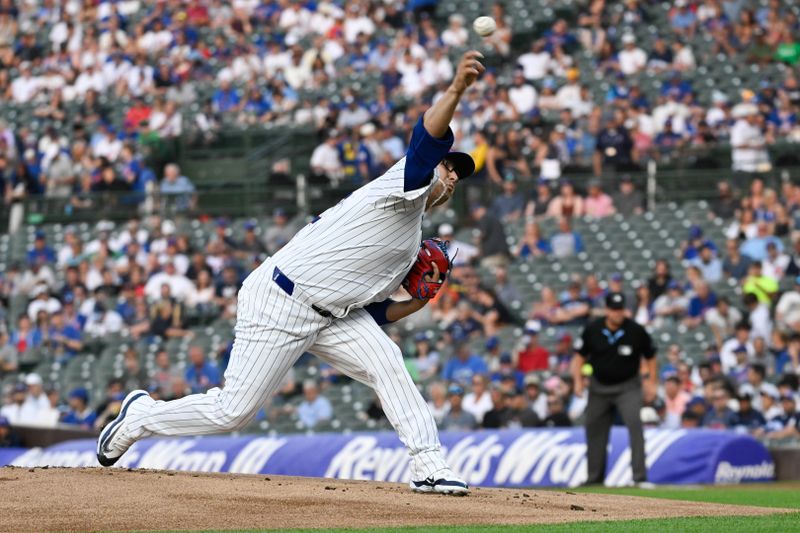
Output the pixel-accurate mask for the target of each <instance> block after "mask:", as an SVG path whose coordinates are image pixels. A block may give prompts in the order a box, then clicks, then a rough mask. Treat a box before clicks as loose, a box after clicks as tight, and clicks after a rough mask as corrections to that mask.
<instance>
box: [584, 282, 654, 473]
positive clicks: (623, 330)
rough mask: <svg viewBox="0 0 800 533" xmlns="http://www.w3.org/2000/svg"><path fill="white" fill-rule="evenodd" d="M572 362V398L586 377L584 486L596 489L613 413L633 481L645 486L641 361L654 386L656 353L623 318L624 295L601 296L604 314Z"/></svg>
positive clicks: (641, 331) (586, 333) (590, 328)
mask: <svg viewBox="0 0 800 533" xmlns="http://www.w3.org/2000/svg"><path fill="white" fill-rule="evenodd" d="M577 352H578V353H576V354H575V356H574V357H573V360H572V375H573V376H574V378H575V393H576V394H577V395H581V394H582V393H583V379H582V375H583V373H584V372H585V373H587V374H589V373H590V372H589V368H588V367H587V368H586V369H584V365H587V363H588V364H589V365H591V373H590V374H591V376H592V377H591V380H590V382H589V401H588V404H587V406H586V446H587V462H588V467H589V468H588V470H589V477H588V479H587V480H586V484H587V485H594V484H602V483H603V481H604V480H605V471H606V455H607V452H606V448H607V445H608V436H609V433H610V431H611V425H612V422H613V419H614V408H615V407H616V412H618V413H619V415H620V417H621V418H622V421H623V422H624V423H625V425H626V426H627V427H628V432H629V434H630V446H631V466H632V468H633V481H634V482H635V483H643V482H646V481H647V469H646V467H645V455H644V432H643V430H642V421H641V418H640V411H641V409H642V377H641V376H640V373H641V369H642V366H643V365H642V358H644V359H645V361H646V365H645V366H646V369H647V379H649V380H650V381H651V382H653V383H656V379H657V368H656V358H655V355H656V349H655V347H654V346H653V340H652V339H651V338H650V334H648V333H647V331H645V329H644V328H643V327H642V326H640V325H639V324H638V323H636V322H634V321H633V320H631V319H629V318H626V317H625V296H623V294H622V293H619V292H611V293H608V295H606V315H605V317H603V318H599V319H597V320H595V321H594V322H592V323H590V324H589V325H587V326H586V328H584V330H583V333H582V334H581V342H580V343H579V346H578V347H577Z"/></svg>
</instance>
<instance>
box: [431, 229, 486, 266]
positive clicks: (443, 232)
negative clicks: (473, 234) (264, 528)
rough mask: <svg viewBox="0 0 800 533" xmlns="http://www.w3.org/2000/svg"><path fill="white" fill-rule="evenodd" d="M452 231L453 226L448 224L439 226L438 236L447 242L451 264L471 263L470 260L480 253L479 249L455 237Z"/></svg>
mask: <svg viewBox="0 0 800 533" xmlns="http://www.w3.org/2000/svg"><path fill="white" fill-rule="evenodd" d="M454 233H455V231H454V229H453V226H452V225H450V224H442V225H440V226H439V238H440V239H442V240H443V241H445V242H446V243H447V253H448V255H449V256H450V259H451V260H452V261H453V266H464V265H469V264H471V263H472V260H473V259H474V258H476V257H478V256H479V255H480V250H479V249H478V248H477V247H475V246H473V245H471V244H469V243H466V242H464V241H461V240H458V239H456V238H455V235H454Z"/></svg>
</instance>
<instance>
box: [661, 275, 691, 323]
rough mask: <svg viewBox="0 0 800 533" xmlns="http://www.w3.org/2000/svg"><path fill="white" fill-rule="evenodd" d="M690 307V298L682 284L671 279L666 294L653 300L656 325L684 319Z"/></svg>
mask: <svg viewBox="0 0 800 533" xmlns="http://www.w3.org/2000/svg"><path fill="white" fill-rule="evenodd" d="M688 309H689V298H688V297H687V296H686V295H684V293H683V288H682V287H681V284H680V283H678V282H677V281H675V280H672V281H670V282H669V284H668V285H667V292H666V294H662V295H661V296H659V297H658V298H656V299H655V301H654V302H653V312H654V313H655V316H656V319H655V324H656V327H661V325H662V324H665V323H671V322H672V323H674V322H677V321H679V320H681V319H683V317H684V316H685V315H686V312H687V311H688Z"/></svg>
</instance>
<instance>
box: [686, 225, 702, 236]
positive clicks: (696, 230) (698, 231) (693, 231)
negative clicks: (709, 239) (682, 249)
mask: <svg viewBox="0 0 800 533" xmlns="http://www.w3.org/2000/svg"><path fill="white" fill-rule="evenodd" d="M702 236H703V228H701V227H700V226H697V225H695V226H692V227H691V228H689V238H690V239H699V238H700V237H702Z"/></svg>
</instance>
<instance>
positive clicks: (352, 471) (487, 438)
mask: <svg viewBox="0 0 800 533" xmlns="http://www.w3.org/2000/svg"><path fill="white" fill-rule="evenodd" d="M645 440H646V449H647V467H648V472H649V478H650V481H653V482H655V483H670V484H688V483H745V482H756V481H770V480H772V479H774V471H775V465H774V463H773V461H772V459H771V457H770V455H769V452H768V451H767V449H766V448H765V447H764V446H763V445H762V444H761V443H760V442H758V441H757V440H755V439H753V438H752V437H750V436H747V435H740V434H736V433H730V432H723V431H710V430H658V429H651V430H647V431H646V432H645ZM441 441H442V445H443V447H444V448H445V453H446V455H447V460H448V462H449V464H450V465H451V466H452V467H453V469H454V470H456V471H457V472H459V473H460V474H461V475H462V476H463V477H464V478H465V479H466V480H467V481H468V482H469V483H470V484H472V485H479V486H483V487H527V486H575V485H578V484H580V483H581V482H583V481H584V480H585V479H586V443H585V440H584V432H583V430H582V429H579V428H565V429H542V430H505V431H482V432H453V433H442V434H441ZM94 447H95V442H94V441H92V440H76V441H69V442H64V443H61V444H58V445H55V446H51V447H48V448H35V449H30V450H23V449H18V448H17V449H7V450H3V449H0V464H4V465H5V464H11V465H16V466H27V467H31V466H45V465H49V466H97V459H96V457H95V451H94ZM408 461H409V458H408V454H407V452H406V450H405V448H404V447H403V446H402V444H401V443H400V441H399V440H398V439H397V437H396V435H395V434H394V433H391V432H381V433H353V434H349V435H341V434H318V435H310V436H306V435H292V436H276V437H266V436H264V437H261V436H246V437H231V436H220V437H196V438H174V439H147V440H144V441H141V442H137V443H136V444H135V445H134V446H133V447H132V448H131V449H130V450H129V451H128V453H127V454H126V455H125V456H124V457H123V458H122V459H121V460H120V461H119V463H118V464H117V466H120V467H124V468H158V469H171V470H191V471H202V472H238V473H246V474H274V475H290V476H314V477H320V476H322V477H332V478H340V479H369V480H379V481H400V482H405V481H408V476H409V473H408ZM630 482H631V469H630V448H629V447H628V435H627V431H626V430H625V429H624V428H614V429H613V431H612V434H611V442H610V448H609V461H608V468H607V479H606V484H607V485H611V486H622V485H627V484H630Z"/></svg>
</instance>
